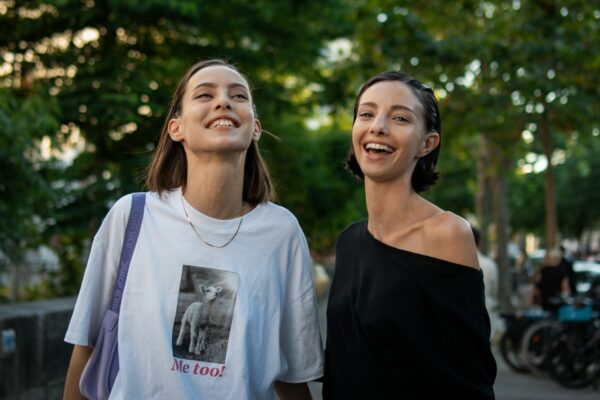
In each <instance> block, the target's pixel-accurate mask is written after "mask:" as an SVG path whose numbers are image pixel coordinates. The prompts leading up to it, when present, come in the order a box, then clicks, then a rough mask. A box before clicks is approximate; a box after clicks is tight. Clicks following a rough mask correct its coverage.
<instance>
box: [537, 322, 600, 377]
mask: <svg viewBox="0 0 600 400" xmlns="http://www.w3.org/2000/svg"><path fill="white" fill-rule="evenodd" d="M576 339H577V338H573V337H570V336H569V335H568V334H566V333H564V334H561V335H560V336H559V337H558V338H557V343H556V345H555V346H553V348H552V350H551V351H550V354H549V357H548V370H549V372H550V376H551V377H552V379H554V380H555V381H556V382H558V383H559V384H561V385H562V386H564V387H567V388H584V387H586V386H589V385H591V384H592V383H594V382H595V381H596V380H597V379H599V378H600V351H599V350H600V349H599V346H600V343H598V340H595V341H592V342H591V343H587V344H586V343H582V342H581V341H577V340H576Z"/></svg>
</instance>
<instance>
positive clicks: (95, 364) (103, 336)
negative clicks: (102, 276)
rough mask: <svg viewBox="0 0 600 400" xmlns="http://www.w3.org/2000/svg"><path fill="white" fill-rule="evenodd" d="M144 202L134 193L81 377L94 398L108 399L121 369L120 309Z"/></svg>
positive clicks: (84, 391) (82, 387) (142, 195)
mask: <svg viewBox="0 0 600 400" xmlns="http://www.w3.org/2000/svg"><path fill="white" fill-rule="evenodd" d="M145 204H146V194H145V193H134V194H133V199H132V201H131V211H130V213H129V219H128V220H127V228H126V229H125V236H124V238H123V248H122V250H121V259H120V261H119V271H118V273H117V280H116V282H115V287H114V288H113V295H112V302H111V305H110V308H109V309H108V310H107V311H106V315H105V316H104V319H103V320H102V327H101V328H100V333H99V335H98V339H97V340H96V344H95V345H94V350H93V351H92V355H91V356H90V359H89V360H88V362H87V364H86V366H85V368H84V369H83V372H82V374H81V379H80V381H79V390H80V391H81V394H83V395H84V396H85V397H86V398H88V399H91V400H104V399H108V396H109V395H110V391H111V390H112V387H113V384H114V383H115V378H116V376H117V373H118V372H119V351H118V348H117V334H118V329H117V328H118V322H119V310H120V308H121V298H122V297H123V290H124V288H125V281H126V279H127V272H128V270H129V263H130V262H131V257H132V255H133V250H134V249H135V244H136V242H137V238H138V236H139V234H140V228H141V226H142V219H143V217H144V206H145Z"/></svg>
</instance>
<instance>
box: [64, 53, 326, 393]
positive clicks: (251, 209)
mask: <svg viewBox="0 0 600 400" xmlns="http://www.w3.org/2000/svg"><path fill="white" fill-rule="evenodd" d="M261 132H262V130H261V124H260V122H259V120H258V119H257V117H256V114H255V109H254V101H253V97H252V92H251V90H250V85H249V83H248V81H247V79H246V78H245V77H244V76H243V75H242V74H241V73H240V72H239V71H238V70H237V69H236V68H235V67H234V66H232V65H230V64H228V63H226V62H224V61H221V60H208V61H202V62H200V63H197V64H195V65H193V66H192V67H191V68H190V69H189V70H188V71H187V73H186V74H185V75H184V77H183V79H182V80H181V81H180V83H179V85H178V87H177V89H176V91H175V93H174V95H173V98H172V101H171V104H170V107H169V110H168V114H167V116H166V120H165V123H164V126H163V129H162V132H161V135H160V138H159V142H158V145H157V147H156V150H155V152H154V157H153V159H152V162H151V164H150V166H149V169H148V175H147V180H146V184H147V187H148V188H149V190H150V191H149V192H148V193H146V208H145V214H144V218H143V222H142V226H141V231H140V234H139V239H138V241H137V245H136V247H135V251H134V253H133V258H132V260H131V264H130V268H129V274H128V276H127V280H126V285H125V290H124V293H123V300H122V303H121V311H120V317H119V320H118V324H119V325H118V333H119V336H118V349H119V365H120V370H119V373H118V375H117V377H116V380H115V382H114V386H113V387H112V392H111V394H110V395H111V398H116V399H211V400H213V399H236V400H254V399H274V398H275V393H274V391H276V392H277V394H278V396H279V398H280V399H284V400H285V399H310V398H311V395H310V392H309V390H308V386H307V384H306V382H307V381H311V380H313V379H315V378H318V377H320V376H321V375H322V373H323V355H322V345H321V337H320V331H319V323H318V316H317V305H316V299H315V292H314V288H313V281H312V271H311V259H310V255H309V252H308V246H307V243H306V239H305V237H304V235H303V233H302V230H301V229H300V226H299V224H298V221H297V220H296V218H295V217H294V216H293V215H292V214H291V213H290V212H289V211H287V210H286V209H284V208H283V207H280V206H278V205H275V204H273V203H272V202H271V201H270V200H271V199H273V198H274V191H273V186H272V183H271V180H270V177H269V172H268V170H267V167H266V165H265V163H264V162H263V159H262V157H261V155H260V152H259V149H258V140H259V138H260V135H261ZM131 199H132V196H131V195H128V196H125V197H123V198H121V199H120V200H118V201H117V202H116V204H115V205H114V206H113V207H112V209H111V210H110V211H109V213H108V215H107V216H106V218H105V219H104V221H103V223H102V226H101V227H100V229H99V231H98V233H97V234H96V236H95V238H94V242H93V246H92V250H91V254H90V257H89V260H88V263H87V267H86V270H85V276H84V278H83V283H82V285H81V290H80V292H79V296H78V298H77V303H76V305H75V310H74V313H73V316H72V319H71V323H70V325H69V328H68V330H67V333H66V337H65V340H66V341H67V342H69V343H72V344H74V345H75V347H74V350H73V355H72V358H71V363H70V366H69V370H68V374H67V378H66V384H65V399H79V398H82V395H81V393H80V390H79V386H78V384H79V381H80V376H81V373H82V370H83V369H84V367H85V365H86V363H87V360H88V359H89V357H90V354H91V352H92V348H93V345H94V342H95V340H96V337H97V335H98V332H99V330H100V323H101V321H102V317H103V315H104V314H105V312H106V310H107V308H108V306H109V302H110V299H111V292H112V288H113V286H114V282H115V275H116V270H117V264H118V260H119V253H120V250H121V246H122V243H123V236H124V231H125V225H126V221H127V218H128V214H129V209H130V204H131V201H132V200H131ZM200 330H202V331H203V333H202V338H201V339H198V335H200V334H199V333H198V332H200ZM198 340H201V341H200V342H198Z"/></svg>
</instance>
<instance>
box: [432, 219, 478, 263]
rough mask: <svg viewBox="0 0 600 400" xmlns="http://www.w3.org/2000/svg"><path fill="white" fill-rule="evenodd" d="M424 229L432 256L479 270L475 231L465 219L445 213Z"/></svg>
mask: <svg viewBox="0 0 600 400" xmlns="http://www.w3.org/2000/svg"><path fill="white" fill-rule="evenodd" d="M423 228H424V233H425V237H426V238H427V242H429V244H430V246H431V247H430V252H431V254H432V256H434V257H436V258H440V259H442V260H446V261H449V262H452V263H455V264H460V265H464V266H465V267H471V268H476V269H479V263H478V261H477V248H476V246H475V238H474V237H473V231H472V230H471V225H469V223H468V222H467V221H466V220H465V219H464V218H461V217H459V216H458V215H456V214H454V213H452V212H449V211H444V212H441V213H439V214H438V215H436V216H435V217H433V218H431V219H430V220H429V221H427V224H426V225H425V226H424V227H423Z"/></svg>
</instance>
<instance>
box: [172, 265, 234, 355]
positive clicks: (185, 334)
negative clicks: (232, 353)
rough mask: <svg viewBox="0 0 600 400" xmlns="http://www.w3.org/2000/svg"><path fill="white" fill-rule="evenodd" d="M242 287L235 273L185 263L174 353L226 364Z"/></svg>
mask: <svg viewBox="0 0 600 400" xmlns="http://www.w3.org/2000/svg"><path fill="white" fill-rule="evenodd" d="M237 289H238V275H237V274H236V273H234V272H228V271H222V270H218V269H212V268H204V267H195V266H191V265H184V266H183V269H182V272H181V283H180V285H179V298H178V299H177V311H176V313H175V321H174V322H173V339H172V340H173V356H174V357H177V358H186V359H189V360H198V361H204V362H211V363H217V364H224V363H225V356H226V355H227V343H228V341H229V331H230V330H231V321H232V320H233V309H234V307H235V299H236V294H237Z"/></svg>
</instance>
